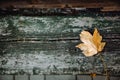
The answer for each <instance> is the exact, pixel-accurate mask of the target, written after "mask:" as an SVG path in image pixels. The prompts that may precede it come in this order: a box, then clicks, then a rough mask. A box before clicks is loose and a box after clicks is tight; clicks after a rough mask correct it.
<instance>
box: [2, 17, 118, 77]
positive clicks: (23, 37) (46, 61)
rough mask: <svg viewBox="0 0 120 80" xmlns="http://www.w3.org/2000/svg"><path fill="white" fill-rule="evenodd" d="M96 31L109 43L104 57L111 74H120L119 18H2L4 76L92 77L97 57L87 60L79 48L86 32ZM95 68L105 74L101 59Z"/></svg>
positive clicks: (97, 61)
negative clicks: (64, 75) (94, 59)
mask: <svg viewBox="0 0 120 80" xmlns="http://www.w3.org/2000/svg"><path fill="white" fill-rule="evenodd" d="M95 27H97V28H98V29H99V31H100V33H101V34H102V35H103V39H104V41H106V42H108V43H107V45H106V48H105V51H104V52H103V53H104V56H105V61H106V62H107V63H108V68H109V69H110V71H111V74H116V75H117V74H120V67H119V66H120V63H119V60H120V59H119V56H120V55H119V53H120V47H119V45H120V42H119V41H120V35H119V34H120V16H119V15H118V16H91V15H89V16H69V17H65V16H64V17H63V16H51V17H50V16H49V17H48V16H46V17H45V16H44V17H26V16H5V17H1V19H0V68H1V69H0V74H74V73H76V74H87V73H91V71H92V67H93V65H92V63H93V62H92V59H93V57H92V58H86V57H85V56H84V55H83V54H82V53H81V51H80V50H79V49H77V48H75V46H76V44H78V43H79V42H80V41H79V33H80V32H81V31H82V30H88V31H90V32H92V31H93V30H94V28H95ZM109 43H110V44H109ZM112 47H113V49H112ZM109 50H110V52H109ZM96 59H97V57H96ZM95 67H96V72H97V73H102V71H103V67H102V64H101V61H100V59H97V60H96V64H95Z"/></svg>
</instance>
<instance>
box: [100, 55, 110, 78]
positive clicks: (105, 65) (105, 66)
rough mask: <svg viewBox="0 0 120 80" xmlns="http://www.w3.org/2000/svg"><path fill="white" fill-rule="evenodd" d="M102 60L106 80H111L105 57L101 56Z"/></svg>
mask: <svg viewBox="0 0 120 80" xmlns="http://www.w3.org/2000/svg"><path fill="white" fill-rule="evenodd" d="M100 59H101V61H102V63H103V68H104V72H105V75H106V78H105V80H109V74H108V69H107V64H106V63H105V61H104V57H103V56H102V55H100Z"/></svg>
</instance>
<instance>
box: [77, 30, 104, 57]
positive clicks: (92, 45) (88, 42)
mask: <svg viewBox="0 0 120 80" xmlns="http://www.w3.org/2000/svg"><path fill="white" fill-rule="evenodd" d="M80 40H81V41H82V42H83V43H80V44H78V45H77V46H76V47H77V48H80V49H81V50H82V51H83V52H82V53H83V54H84V55H85V56H93V55H95V54H97V53H98V52H100V51H102V50H103V48H104V46H105V44H106V43H105V42H101V41H102V36H101V35H100V34H99V32H98V30H97V29H96V28H95V30H94V33H93V35H91V34H90V33H89V32H88V31H82V32H81V34H80Z"/></svg>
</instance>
